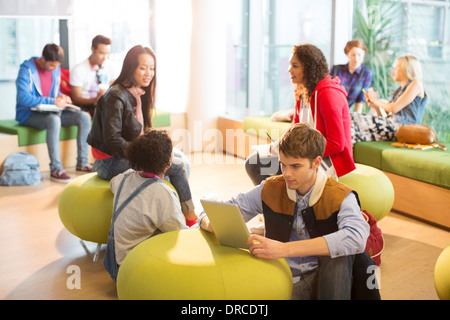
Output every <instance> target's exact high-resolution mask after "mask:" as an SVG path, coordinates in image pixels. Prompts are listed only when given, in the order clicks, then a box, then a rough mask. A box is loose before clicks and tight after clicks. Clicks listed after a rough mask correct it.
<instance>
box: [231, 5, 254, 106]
mask: <svg viewBox="0 0 450 320" xmlns="http://www.w3.org/2000/svg"><path fill="white" fill-rule="evenodd" d="M226 7H227V11H226V18H225V20H226V50H227V52H226V56H227V75H226V76H227V81H226V100H227V101H226V105H227V106H228V110H227V113H228V114H229V115H236V114H242V111H245V110H246V109H247V104H248V65H249V42H248V41H249V0H232V1H228V2H227V6H226Z"/></svg>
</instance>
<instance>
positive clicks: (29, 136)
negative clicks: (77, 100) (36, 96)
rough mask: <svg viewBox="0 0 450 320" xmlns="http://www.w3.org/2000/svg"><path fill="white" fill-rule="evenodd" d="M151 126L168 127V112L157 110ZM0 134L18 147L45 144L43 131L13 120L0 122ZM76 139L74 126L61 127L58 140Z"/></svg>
mask: <svg viewBox="0 0 450 320" xmlns="http://www.w3.org/2000/svg"><path fill="white" fill-rule="evenodd" d="M152 125H153V127H155V128H158V127H169V126H170V112H167V111H160V110H157V111H156V112H155V113H154V114H153V117H152ZM0 132H3V133H7V134H13V135H17V136H18V139H19V147H21V146H30V145H33V144H39V143H45V130H40V129H36V128H32V127H26V126H21V125H19V123H18V122H17V121H16V120H14V119H7V120H0ZM76 138H77V128H76V126H71V127H62V128H61V133H60V137H59V140H60V141H65V140H71V139H76Z"/></svg>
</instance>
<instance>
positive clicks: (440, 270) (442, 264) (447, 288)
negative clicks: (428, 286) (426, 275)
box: [434, 245, 450, 300]
mask: <svg viewBox="0 0 450 320" xmlns="http://www.w3.org/2000/svg"><path fill="white" fill-rule="evenodd" d="M434 287H435V289H436V293H437V295H438V297H439V299H441V300H450V245H449V246H447V247H446V248H445V249H444V250H443V251H442V252H441V254H440V255H439V257H438V259H437V260H436V265H435V266H434Z"/></svg>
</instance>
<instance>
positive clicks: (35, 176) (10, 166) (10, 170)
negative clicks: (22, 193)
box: [0, 152, 42, 186]
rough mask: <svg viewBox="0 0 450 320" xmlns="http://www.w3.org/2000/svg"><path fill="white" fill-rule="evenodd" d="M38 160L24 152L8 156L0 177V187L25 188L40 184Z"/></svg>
mask: <svg viewBox="0 0 450 320" xmlns="http://www.w3.org/2000/svg"><path fill="white" fill-rule="evenodd" d="M41 178H42V176H41V174H40V172H39V161H38V159H37V158H36V157H35V156H33V155H31V154H29V153H26V152H16V153H13V154H11V155H9V156H8V157H7V158H6V160H5V163H4V164H3V169H2V174H1V176H0V185H2V186H27V185H36V184H39V183H41Z"/></svg>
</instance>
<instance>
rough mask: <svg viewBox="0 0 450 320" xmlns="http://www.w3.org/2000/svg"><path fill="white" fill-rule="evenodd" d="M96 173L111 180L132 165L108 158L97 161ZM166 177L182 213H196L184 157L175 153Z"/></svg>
mask: <svg viewBox="0 0 450 320" xmlns="http://www.w3.org/2000/svg"><path fill="white" fill-rule="evenodd" d="M93 169H94V171H97V175H98V176H99V177H100V178H102V179H104V180H111V179H112V178H114V177H115V176H116V175H118V174H120V173H122V172H125V171H126V170H128V169H130V164H129V163H128V160H127V159H125V158H118V159H114V158H106V159H103V160H95V162H94V166H93ZM165 176H166V177H167V178H169V181H170V183H171V184H172V185H173V187H174V188H175V190H176V191H177V193H178V197H179V198H180V203H181V211H182V212H183V213H184V214H185V213H188V212H191V211H194V209H195V207H194V203H193V201H192V195H191V189H190V187H189V182H188V177H187V171H186V165H185V164H184V162H183V160H182V155H181V154H177V152H174V157H173V159H172V165H171V166H170V168H169V169H168V170H167V171H166V174H165Z"/></svg>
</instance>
